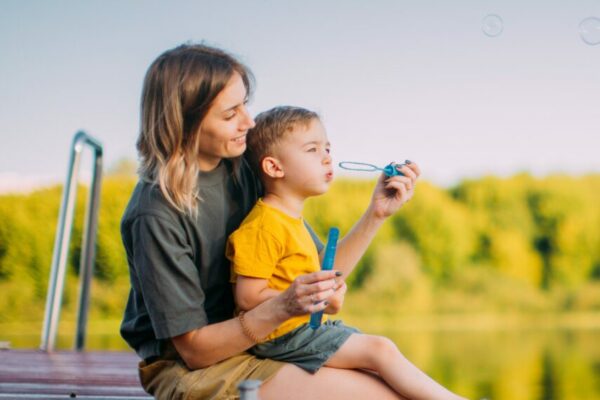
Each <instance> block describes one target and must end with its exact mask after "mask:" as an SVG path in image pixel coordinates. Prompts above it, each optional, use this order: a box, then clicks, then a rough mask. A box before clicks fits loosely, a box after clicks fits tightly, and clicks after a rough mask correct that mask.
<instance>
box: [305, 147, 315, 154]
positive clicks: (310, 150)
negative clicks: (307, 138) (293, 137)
mask: <svg viewBox="0 0 600 400" xmlns="http://www.w3.org/2000/svg"><path fill="white" fill-rule="evenodd" d="M306 151H308V152H311V153H314V152H315V151H317V148H316V147H309V148H308V149H307V150H306Z"/></svg>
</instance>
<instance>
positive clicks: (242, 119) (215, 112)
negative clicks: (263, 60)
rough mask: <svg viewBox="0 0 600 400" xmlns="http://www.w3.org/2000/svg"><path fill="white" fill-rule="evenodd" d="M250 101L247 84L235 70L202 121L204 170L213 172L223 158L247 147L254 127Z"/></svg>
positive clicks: (199, 156) (199, 158)
mask: <svg viewBox="0 0 600 400" xmlns="http://www.w3.org/2000/svg"><path fill="white" fill-rule="evenodd" d="M246 101H247V93H246V86H244V82H243V81H242V77H241V76H240V74H238V73H237V72H235V73H234V74H233V76H232V77H231V79H230V80H229V82H228V83H227V85H226V86H225V88H224V89H223V90H222V91H221V93H219V94H218V95H217V97H216V98H215V100H214V102H213V104H212V106H211V107H210V108H209V110H208V113H207V114H206V116H205V117H204V119H203V120H202V123H201V124H200V137H199V138H198V141H199V150H198V164H199V167H200V170H201V171H211V170H212V169H214V168H216V167H217V165H219V162H221V160H222V159H223V158H233V157H238V156H240V155H242V153H243V152H244V151H245V150H246V133H248V129H250V128H252V127H254V120H253V119H252V117H251V116H250V114H249V113H248V109H247V108H246Z"/></svg>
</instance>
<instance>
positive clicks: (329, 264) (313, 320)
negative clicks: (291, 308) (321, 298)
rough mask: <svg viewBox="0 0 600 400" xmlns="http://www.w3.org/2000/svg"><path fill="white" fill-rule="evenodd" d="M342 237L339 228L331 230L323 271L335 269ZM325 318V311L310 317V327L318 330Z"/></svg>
mask: <svg viewBox="0 0 600 400" xmlns="http://www.w3.org/2000/svg"><path fill="white" fill-rule="evenodd" d="M339 236H340V230H339V229H338V228H331V229H329V236H328V237H327V247H325V257H323V265H322V267H321V270H323V271H331V270H332V269H333V261H334V260H335V250H336V248H337V241H338V238H339ZM322 318H323V311H318V312H316V313H313V314H311V315H310V323H309V325H310V327H311V328H313V329H317V328H318V327H319V326H321V320H322Z"/></svg>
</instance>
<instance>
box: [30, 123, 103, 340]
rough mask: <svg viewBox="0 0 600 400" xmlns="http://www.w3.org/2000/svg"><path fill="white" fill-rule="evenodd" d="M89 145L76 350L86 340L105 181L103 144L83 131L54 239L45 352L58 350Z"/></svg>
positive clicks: (72, 160) (77, 136) (76, 139)
mask: <svg viewBox="0 0 600 400" xmlns="http://www.w3.org/2000/svg"><path fill="white" fill-rule="evenodd" d="M85 146H89V147H90V148H91V149H92V150H93V152H94V159H93V165H92V182H91V187H90V193H89V197H88V201H87V207H86V216H85V222H84V229H83V235H82V241H81V259H80V263H79V266H80V268H79V274H80V276H79V303H78V311H77V332H76V336H75V349H76V350H77V351H81V350H83V347H84V343H85V334H86V325H87V314H88V305H89V297H90V284H91V280H92V273H93V268H94V258H95V246H96V231H97V227H98V206H99V202H100V183H101V180H102V145H101V144H100V142H99V141H98V140H96V139H94V138H93V137H91V136H89V135H88V134H87V133H85V132H83V131H79V132H77V133H76V134H75V136H74V137H73V143H72V145H71V158H70V161H69V167H68V169H67V182H66V184H65V186H64V188H63V194H62V202H61V207H60V213H59V217H58V225H57V228H56V237H55V240H54V251H53V253H52V266H51V269H50V279H49V281H48V294H47V297H46V311H45V315H44V325H43V327H42V341H41V344H40V349H41V350H43V351H45V352H51V351H53V350H54V345H55V342H56V334H57V330H58V320H59V316H60V307H61V302H62V295H63V289H64V282H65V272H66V266H67V255H68V253H69V241H70V238H71V230H72V228H73V215H74V210H75V197H76V194H77V176H78V173H79V164H80V162H81V152H82V151H83V149H84V147H85Z"/></svg>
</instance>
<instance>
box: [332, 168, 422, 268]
mask: <svg viewBox="0 0 600 400" xmlns="http://www.w3.org/2000/svg"><path fill="white" fill-rule="evenodd" d="M397 169H398V170H399V171H401V172H402V174H403V176H394V177H386V176H385V175H384V174H381V176H380V177H379V180H378V181H377V185H376V186H375V190H374V192H373V196H372V198H371V203H370V204H369V207H368V208H367V211H366V212H365V213H364V214H363V216H362V217H361V218H360V219H359V220H358V222H357V223H356V224H355V225H354V227H353V228H352V229H351V230H350V232H349V233H348V234H347V235H346V236H345V237H344V239H342V240H341V241H340V242H339V243H338V246H337V252H336V256H335V265H334V269H336V270H338V271H341V272H342V273H343V274H344V275H343V276H344V278H346V277H347V276H348V275H349V274H350V272H352V270H353V269H354V267H355V266H356V264H357V263H358V260H360V258H361V257H362V255H363V254H364V253H365V251H366V250H367V247H369V244H370V243H371V241H372V240H373V238H374V237H375V234H376V233H377V231H378V230H379V228H380V227H381V225H382V224H383V222H384V221H385V220H386V219H387V218H388V217H390V216H391V215H393V214H394V213H396V212H397V211H398V210H399V209H400V207H402V205H404V203H406V202H407V201H408V200H410V199H411V198H412V196H413V194H414V188H415V183H416V180H417V178H418V177H419V175H420V174H421V171H420V169H419V167H418V165H417V164H415V163H413V162H408V161H407V164H402V165H398V166H397ZM321 257H322V256H321Z"/></svg>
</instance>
